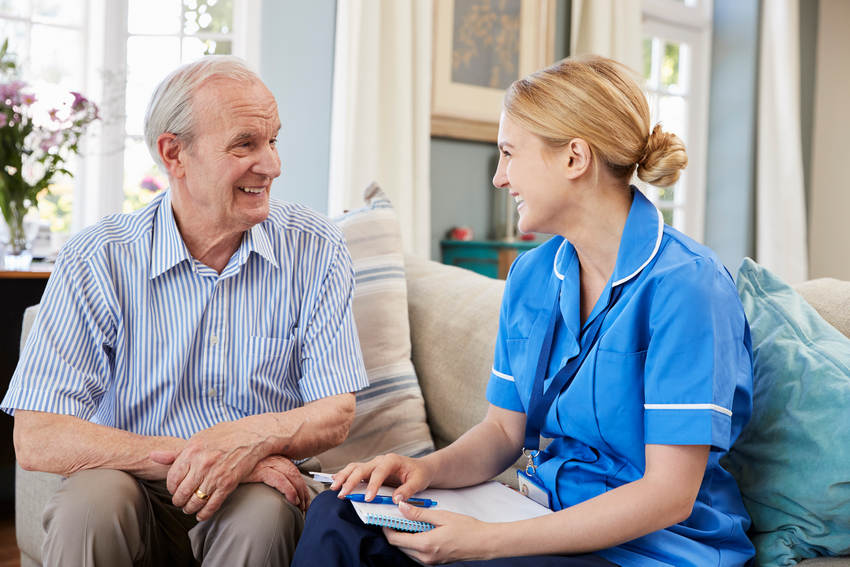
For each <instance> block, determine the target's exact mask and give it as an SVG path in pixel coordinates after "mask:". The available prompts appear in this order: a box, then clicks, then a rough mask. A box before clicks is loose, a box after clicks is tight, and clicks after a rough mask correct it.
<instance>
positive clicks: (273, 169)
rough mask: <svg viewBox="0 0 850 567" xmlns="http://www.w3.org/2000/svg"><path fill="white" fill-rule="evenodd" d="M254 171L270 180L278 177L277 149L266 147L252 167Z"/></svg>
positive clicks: (278, 157) (278, 159)
mask: <svg viewBox="0 0 850 567" xmlns="http://www.w3.org/2000/svg"><path fill="white" fill-rule="evenodd" d="M254 171H255V172H257V173H260V174H262V175H265V176H267V177H271V178H275V177H277V176H279V175H280V155H279V154H278V153H277V148H275V147H274V146H271V145H269V146H267V147H266V148H265V149H264V150H263V152H262V155H260V159H259V160H258V161H257V164H256V165H255V166H254Z"/></svg>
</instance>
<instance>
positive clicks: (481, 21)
mask: <svg viewBox="0 0 850 567" xmlns="http://www.w3.org/2000/svg"><path fill="white" fill-rule="evenodd" d="M554 39H555V1H554V0H435V1H434V54H433V62H434V70H433V76H432V87H431V88H432V93H431V135H432V136H445V137H449V138H461V139H465V140H480V141H488V142H495V141H496V135H497V133H498V129H499V114H500V112H501V109H502V98H503V97H504V93H505V89H506V88H507V87H508V86H510V84H511V83H512V82H513V81H515V80H516V79H519V78H520V77H524V76H525V75H527V74H529V73H532V72H534V71H536V70H537V69H540V68H542V67H545V66H546V65H548V64H550V63H552V62H553V61H552V59H553V52H554V43H555V41H554Z"/></svg>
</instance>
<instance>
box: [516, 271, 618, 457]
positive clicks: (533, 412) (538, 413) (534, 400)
mask: <svg viewBox="0 0 850 567" xmlns="http://www.w3.org/2000/svg"><path fill="white" fill-rule="evenodd" d="M622 291H623V284H620V285H618V286H616V287H614V288H612V289H611V295H610V297H609V298H608V304H607V305H606V306H605V308H604V309H603V310H602V311H600V312H599V313H598V314H597V315H596V317H594V318H593V320H592V321H591V322H590V325H588V326H587V327H586V328H585V330H584V331H582V333H581V337H580V339H579V342H580V343H581V350H580V351H579V353H578V354H577V355H575V356H574V357H572V358H571V359H570V360H568V361H567V363H566V364H565V365H564V367H563V368H561V369H560V370H559V371H558V373H557V374H555V377H554V378H552V382H550V383H549V387H548V388H546V391H545V392H544V391H543V382H544V380H545V379H546V370H547V368H548V366H549V354H550V353H551V351H552V340H553V338H554V335H555V323H556V322H557V320H558V318H560V317H561V306H560V301H559V300H558V296H557V295H556V297H555V301H554V302H553V303H554V306H553V308H552V314H551V316H550V317H549V326H548V327H547V329H546V336H545V337H544V338H543V345H542V346H541V350H540V358H539V359H538V360H537V369H536V371H535V373H534V382H533V383H532V386H531V397H530V398H529V400H528V413H527V414H526V421H525V449H524V450H525V451H536V450H537V448H538V447H539V446H540V430H541V428H542V427H543V422H544V420H545V419H546V414H547V413H549V408H550V407H551V405H552V402H553V401H554V400H555V396H557V395H558V394H560V393H561V392H563V391H565V390H566V389H567V388H569V387H570V384H571V383H572V381H573V379H574V378H575V377H576V374H578V370H579V368H581V365H582V363H583V362H584V359H585V358H587V355H588V353H590V351H591V349H593V345H595V344H596V340H597V339H598V338H599V330H600V329H601V328H602V322H603V321H604V320H605V316H606V315H608V311H610V310H611V307H613V306H614V304H615V303H616V302H617V299H618V298H619V297H620V293H621V292H622Z"/></svg>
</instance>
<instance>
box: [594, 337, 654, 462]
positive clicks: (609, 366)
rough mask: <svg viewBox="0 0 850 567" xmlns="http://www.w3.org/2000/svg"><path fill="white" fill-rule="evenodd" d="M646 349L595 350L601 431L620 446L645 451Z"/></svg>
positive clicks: (596, 392) (596, 395)
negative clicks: (644, 388) (633, 350)
mask: <svg viewBox="0 0 850 567" xmlns="http://www.w3.org/2000/svg"><path fill="white" fill-rule="evenodd" d="M645 364H646V351H639V352H627V353H622V352H613V351H607V350H599V351H598V352H597V354H596V366H595V371H596V372H595V384H594V403H595V405H596V413H597V423H598V424H599V433H600V434H601V435H602V438H603V439H605V441H606V442H607V443H608V444H609V445H611V446H613V447H616V448H618V449H620V450H624V448H626V447H629V448H631V447H638V448H639V449H640V451H641V453H642V451H643V403H644V402H643V400H644V393H643V384H644V379H643V377H644V366H645Z"/></svg>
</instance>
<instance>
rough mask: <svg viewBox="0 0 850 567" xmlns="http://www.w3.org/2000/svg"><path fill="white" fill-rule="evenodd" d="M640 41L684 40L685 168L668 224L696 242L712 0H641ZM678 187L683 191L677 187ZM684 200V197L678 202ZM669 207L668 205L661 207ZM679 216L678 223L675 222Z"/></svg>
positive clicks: (702, 196)
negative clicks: (686, 67)
mask: <svg viewBox="0 0 850 567" xmlns="http://www.w3.org/2000/svg"><path fill="white" fill-rule="evenodd" d="M641 8H642V23H643V32H642V41H643V39H644V38H647V37H660V38H663V39H666V40H670V41H674V42H677V43H687V44H688V46H689V49H690V52H691V68H690V77H689V78H690V82H689V88H688V89H687V90H686V91H685V93H684V94H685V96H686V97H687V113H686V120H687V124H688V125H687V132H688V134H687V137H688V140H687V141H686V145H687V152H688V167H687V168H686V169H685V172H684V173H683V176H682V180H681V181H680V182H679V184H680V186H679V191H677V194H676V197H675V201H674V205H673V207H672V210H673V218H674V225H678V226H680V227H682V228H683V229H684V230H683V232H686V233H687V234H688V236H690V237H691V238H694V239H695V240H698V241H703V240H704V237H705V201H706V178H707V166H706V163H707V155H708V103H709V90H710V73H711V32H712V23H713V17H712V14H713V0H691V1H690V2H681V1H679V2H677V1H675V0H642V6H641ZM682 188H684V196H681V194H682V191H681V189H682ZM683 199H684V202H683V201H682V200H683ZM663 210H671V207H663ZM680 218H681V220H682V222H681V223H679V222H677V221H678V220H679V219H680Z"/></svg>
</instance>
